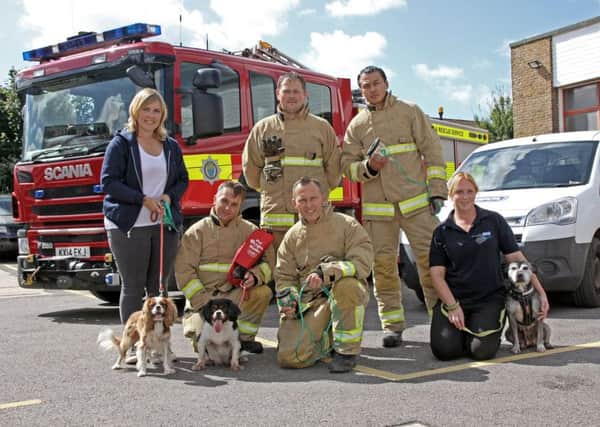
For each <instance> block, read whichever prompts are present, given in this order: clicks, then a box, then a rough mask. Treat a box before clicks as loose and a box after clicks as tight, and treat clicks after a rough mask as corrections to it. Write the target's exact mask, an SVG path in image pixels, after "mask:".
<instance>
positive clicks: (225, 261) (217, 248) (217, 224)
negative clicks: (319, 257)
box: [175, 211, 275, 310]
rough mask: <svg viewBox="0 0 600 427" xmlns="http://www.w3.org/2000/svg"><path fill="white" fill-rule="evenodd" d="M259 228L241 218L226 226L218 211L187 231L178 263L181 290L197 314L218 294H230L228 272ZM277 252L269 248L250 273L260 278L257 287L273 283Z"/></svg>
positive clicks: (177, 273)
mask: <svg viewBox="0 0 600 427" xmlns="http://www.w3.org/2000/svg"><path fill="white" fill-rule="evenodd" d="M256 228H257V227H256V226H255V225H254V224H252V223H251V222H249V221H246V220H245V219H242V217H241V216H238V217H237V218H235V219H233V220H232V221H231V222H230V223H229V224H227V225H223V223H222V222H221V221H220V220H219V218H218V217H217V216H216V215H215V213H214V211H212V212H211V214H210V216H207V217H205V218H203V219H201V220H200V221H198V222H196V223H195V224H193V225H192V226H191V227H190V228H188V229H187V231H186V232H185V234H184V235H183V238H182V239H181V246H180V247H179V251H178V253H177V257H176V259H175V277H176V279H177V287H178V288H179V289H180V290H181V291H182V292H183V294H184V295H185V297H186V298H187V299H188V300H190V302H191V303H192V308H193V309H194V310H197V309H198V308H200V307H201V306H203V305H204V304H205V303H206V302H207V301H208V300H209V299H210V298H212V294H213V292H214V291H216V290H219V291H221V292H228V291H230V290H231V289H232V288H233V285H232V284H231V283H229V282H227V272H228V271H229V267H230V265H231V262H232V260H233V257H234V255H235V253H236V251H237V249H238V248H239V247H240V246H241V245H242V244H243V243H244V241H245V240H246V238H247V237H248V236H249V235H250V233H252V231H254V230H256ZM274 261H275V251H274V249H273V247H272V246H269V247H268V248H267V250H266V252H265V255H264V256H263V258H262V260H261V261H259V263H258V264H257V265H256V266H254V267H253V268H251V269H250V270H249V271H250V272H252V273H253V274H254V276H255V277H256V280H257V283H256V285H255V286H262V285H265V284H266V283H268V282H269V281H271V278H272V273H271V271H272V266H273V265H274Z"/></svg>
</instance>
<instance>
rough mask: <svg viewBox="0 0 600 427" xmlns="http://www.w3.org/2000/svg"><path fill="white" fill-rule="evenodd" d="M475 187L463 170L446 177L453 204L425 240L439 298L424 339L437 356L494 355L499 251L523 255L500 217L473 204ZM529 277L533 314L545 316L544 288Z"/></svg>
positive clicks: (514, 257)
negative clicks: (535, 300)
mask: <svg viewBox="0 0 600 427" xmlns="http://www.w3.org/2000/svg"><path fill="white" fill-rule="evenodd" d="M478 190H479V189H478V187H477V183H476V182H475V180H474V179H473V177H472V176H471V175H469V174H468V173H465V172H459V173H457V174H456V175H454V176H453V177H452V178H451V179H450V181H449V182H448V193H449V195H450V198H451V200H452V202H453V203H454V210H453V211H452V212H450V214H449V215H448V218H447V219H446V221H444V222H442V223H441V224H439V225H438V226H437V228H436V229H435V231H434V233H433V238H432V240H431V249H430V253H429V264H430V268H431V279H432V282H433V286H434V288H435V290H436V291H437V293H438V296H439V298H440V300H441V301H438V303H437V304H436V306H435V307H434V309H433V317H432V320H431V333H430V340H431V351H432V352H433V355H434V356H435V357H437V358H438V359H440V360H450V359H454V358H457V357H461V356H470V357H472V358H473V359H476V360H485V359H490V358H492V357H494V356H495V354H496V352H497V351H498V347H499V346H500V335H501V332H502V327H503V326H504V316H503V308H504V303H505V287H504V281H503V276H502V269H501V254H504V257H505V259H506V261H507V262H513V261H525V256H524V255H523V253H522V252H521V251H519V247H518V246H517V242H516V241H515V237H514V235H513V233H512V230H511V229H510V227H509V225H508V224H507V223H506V221H505V219H504V218H503V217H502V216H501V215H500V214H498V213H496V212H493V211H488V210H486V209H482V208H480V207H479V206H477V205H475V196H476V195H477V191H478ZM532 282H533V285H534V287H535V289H536V290H537V292H539V294H540V297H541V299H542V311H541V312H540V313H539V316H540V317H541V318H545V317H546V314H547V313H548V308H549V306H548V299H547V298H546V293H545V292H544V289H543V288H542V286H541V284H540V282H539V281H538V279H537V277H536V276H535V274H534V275H533V278H532Z"/></svg>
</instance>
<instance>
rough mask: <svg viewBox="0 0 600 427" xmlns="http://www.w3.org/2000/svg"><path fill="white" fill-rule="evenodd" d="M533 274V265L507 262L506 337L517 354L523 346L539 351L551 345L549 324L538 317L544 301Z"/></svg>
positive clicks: (522, 262)
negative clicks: (533, 279) (534, 285)
mask: <svg viewBox="0 0 600 427" xmlns="http://www.w3.org/2000/svg"><path fill="white" fill-rule="evenodd" d="M532 274H533V271H532V269H531V266H530V265H529V263H527V262H524V261H521V262H511V263H510V264H509V265H508V278H509V281H510V287H509V289H508V295H507V297H506V312H507V314H508V328H507V329H506V333H505V334H504V337H505V338H506V340H507V341H509V342H510V343H511V344H512V345H513V346H512V348H511V350H510V351H512V352H513V353H514V354H517V353H520V352H521V348H527V347H533V346H535V347H536V350H537V351H539V352H543V351H546V349H550V348H552V346H551V345H550V326H548V325H547V324H546V323H545V322H544V321H542V320H539V319H538V318H537V313H538V312H539V311H540V309H541V307H542V303H541V300H540V296H539V294H538V293H537V292H536V290H535V288H534V287H533V284H532V283H531V276H532Z"/></svg>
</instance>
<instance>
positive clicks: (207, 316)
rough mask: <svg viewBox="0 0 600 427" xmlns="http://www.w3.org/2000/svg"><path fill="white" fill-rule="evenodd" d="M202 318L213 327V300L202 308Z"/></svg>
mask: <svg viewBox="0 0 600 427" xmlns="http://www.w3.org/2000/svg"><path fill="white" fill-rule="evenodd" d="M202 317H203V318H204V320H206V321H207V322H208V323H210V324H211V325H212V300H209V301H207V302H206V304H204V305H203V306H202Z"/></svg>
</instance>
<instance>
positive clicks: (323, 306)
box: [275, 177, 373, 372]
mask: <svg viewBox="0 0 600 427" xmlns="http://www.w3.org/2000/svg"><path fill="white" fill-rule="evenodd" d="M293 204H294V206H295V207H296V208H297V209H298V212H299V214H300V218H301V219H300V221H298V222H297V223H296V224H295V225H294V226H293V227H292V228H291V229H290V230H289V231H288V232H287V233H286V235H285V237H284V238H283V242H282V243H281V245H280V246H279V252H278V256H277V268H276V269H275V281H276V283H277V290H278V292H277V303H278V306H279V310H280V313H281V314H282V317H281V322H280V325H279V333H278V342H279V345H278V352H277V361H278V362H279V365H280V366H282V367H286V368H304V367H306V366H310V365H312V364H314V363H316V362H317V361H318V360H319V359H320V358H322V357H326V356H329V350H330V348H331V347H333V360H332V362H331V363H330V365H329V370H330V372H348V371H350V370H351V369H352V368H353V367H354V366H355V364H356V356H357V355H358V353H359V352H360V344H361V342H362V332H363V320H364V315H365V308H366V306H367V302H368V301H369V291H368V289H367V288H366V286H365V283H364V280H365V279H366V277H367V276H368V275H369V272H370V270H371V265H372V263H373V247H372V246H371V242H370V240H369V235H368V234H367V232H366V231H365V229H364V228H363V227H362V226H361V225H360V224H359V223H358V221H356V220H355V219H354V218H352V217H349V216H346V215H343V214H340V213H335V212H333V211H332V208H331V206H328V205H327V193H326V192H325V189H324V188H323V187H322V186H321V184H320V183H319V181H318V180H316V179H312V178H308V177H303V178H302V179H300V180H299V181H298V182H297V183H296V184H295V185H294V188H293ZM331 338H333V345H331V344H332V343H331Z"/></svg>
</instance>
